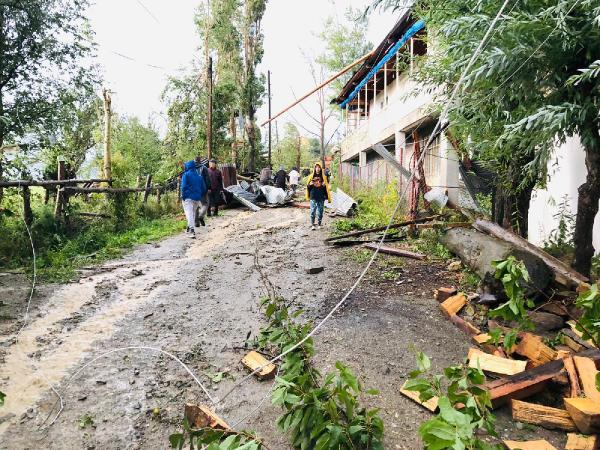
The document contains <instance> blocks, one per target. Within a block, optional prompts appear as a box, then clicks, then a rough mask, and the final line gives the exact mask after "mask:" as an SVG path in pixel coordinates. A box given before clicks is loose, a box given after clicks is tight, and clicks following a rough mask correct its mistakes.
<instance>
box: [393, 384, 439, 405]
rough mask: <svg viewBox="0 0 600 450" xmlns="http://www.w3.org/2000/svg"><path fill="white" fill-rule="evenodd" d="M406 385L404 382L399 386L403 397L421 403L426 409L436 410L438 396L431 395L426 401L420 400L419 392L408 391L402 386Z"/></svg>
mask: <svg viewBox="0 0 600 450" xmlns="http://www.w3.org/2000/svg"><path fill="white" fill-rule="evenodd" d="M405 385H406V383H404V384H403V385H402V387H401V388H400V393H401V394H402V395H404V396H405V397H407V398H409V399H411V400H412V401H414V402H416V403H418V404H419V405H421V406H422V407H423V408H425V409H428V410H429V411H431V412H436V411H437V409H438V398H437V397H432V398H430V399H429V400H427V401H426V402H422V401H421V399H420V398H419V395H420V394H419V393H418V392H417V391H409V390H407V389H404V386H405Z"/></svg>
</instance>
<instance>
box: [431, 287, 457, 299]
mask: <svg viewBox="0 0 600 450" xmlns="http://www.w3.org/2000/svg"><path fill="white" fill-rule="evenodd" d="M457 292H458V291H457V290H456V288H455V287H440V288H437V289H436V290H435V293H434V297H435V299H436V300H437V301H438V303H442V302H443V301H445V300H448V299H449V298H450V297H452V296H453V295H456V294H457Z"/></svg>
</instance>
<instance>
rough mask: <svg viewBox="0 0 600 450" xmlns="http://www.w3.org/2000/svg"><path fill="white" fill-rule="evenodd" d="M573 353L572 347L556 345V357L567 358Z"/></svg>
mask: <svg viewBox="0 0 600 450" xmlns="http://www.w3.org/2000/svg"><path fill="white" fill-rule="evenodd" d="M572 354H573V350H571V349H570V348H567V349H564V348H559V347H556V358H555V359H565V358H568V357H569V356H571V355H572Z"/></svg>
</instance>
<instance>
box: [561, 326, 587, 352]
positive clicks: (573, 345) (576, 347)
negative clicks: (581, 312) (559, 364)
mask: <svg viewBox="0 0 600 450" xmlns="http://www.w3.org/2000/svg"><path fill="white" fill-rule="evenodd" d="M565 331H566V330H562V332H561V333H562V341H563V344H565V345H566V346H567V347H569V348H570V349H571V350H573V351H574V352H575V353H579V352H582V351H584V350H585V349H586V348H587V347H585V346H584V345H582V344H580V343H579V342H578V340H576V339H573V338H572V337H571V336H569V335H567V334H565ZM568 331H571V330H568Z"/></svg>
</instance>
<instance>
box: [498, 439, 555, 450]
mask: <svg viewBox="0 0 600 450" xmlns="http://www.w3.org/2000/svg"><path fill="white" fill-rule="evenodd" d="M504 445H506V448H508V449H510V450H556V447H554V446H553V445H552V444H550V442H548V441H545V440H543V439H541V440H539V441H504Z"/></svg>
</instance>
